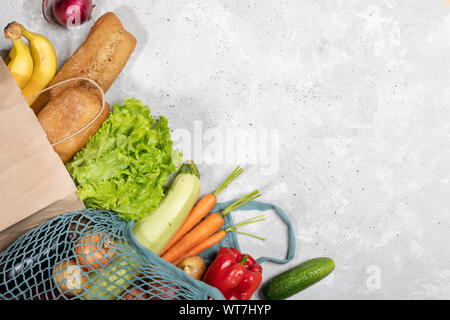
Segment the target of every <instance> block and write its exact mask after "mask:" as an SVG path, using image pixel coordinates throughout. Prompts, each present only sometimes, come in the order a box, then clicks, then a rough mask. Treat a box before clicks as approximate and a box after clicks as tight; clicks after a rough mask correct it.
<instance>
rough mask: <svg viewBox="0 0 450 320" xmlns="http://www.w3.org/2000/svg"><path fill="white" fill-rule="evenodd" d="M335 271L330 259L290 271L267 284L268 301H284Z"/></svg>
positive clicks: (308, 262) (264, 292)
mask: <svg viewBox="0 0 450 320" xmlns="http://www.w3.org/2000/svg"><path fill="white" fill-rule="evenodd" d="M333 270H334V261H333V260H332V259H330V258H315V259H311V260H309V261H306V262H304V263H302V264H300V265H298V266H296V267H294V268H292V269H289V270H287V271H285V272H283V273H281V274H279V275H278V276H275V277H274V278H272V279H271V280H269V281H268V282H267V284H266V285H265V286H264V288H263V295H264V297H265V299H266V300H283V299H286V298H289V297H290V296H292V295H294V294H296V293H298V292H300V291H301V290H303V289H306V288H308V287H309V286H311V285H313V284H315V283H316V282H318V281H320V280H322V279H323V278H325V277H326V276H327V275H329V274H330V273H331V271H333Z"/></svg>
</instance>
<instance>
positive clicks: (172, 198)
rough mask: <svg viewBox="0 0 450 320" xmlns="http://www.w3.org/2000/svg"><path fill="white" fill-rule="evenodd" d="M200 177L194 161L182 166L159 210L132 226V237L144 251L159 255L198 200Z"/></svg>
mask: <svg viewBox="0 0 450 320" xmlns="http://www.w3.org/2000/svg"><path fill="white" fill-rule="evenodd" d="M199 177H200V174H199V172H198V170H197V167H196V165H195V163H194V162H193V161H190V162H188V163H186V164H184V165H183V166H182V167H181V169H180V170H179V172H178V174H177V176H176V177H175V179H174V180H173V182H172V183H171V185H170V187H169V191H168V192H167V195H166V196H165V197H164V199H163V200H162V201H161V203H160V205H159V207H158V208H157V209H155V210H153V211H152V212H150V213H148V214H147V215H146V216H145V217H144V218H142V219H141V220H139V221H137V222H136V223H135V224H134V226H133V235H134V237H135V238H136V240H137V241H139V242H140V243H141V244H142V245H143V246H144V247H145V248H147V249H148V250H150V251H152V252H154V253H155V254H159V253H160V252H161V251H162V250H163V249H164V247H165V246H166V245H167V243H169V241H170V239H171V238H172V237H173V235H174V234H175V233H176V232H177V230H178V228H179V227H180V226H181V224H182V223H183V221H184V220H185V219H186V217H187V215H188V214H189V212H190V211H191V209H192V208H193V207H194V205H195V203H196V202H197V200H198V196H199V194H200V179H199Z"/></svg>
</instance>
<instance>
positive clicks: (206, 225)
mask: <svg viewBox="0 0 450 320" xmlns="http://www.w3.org/2000/svg"><path fill="white" fill-rule="evenodd" d="M260 195H261V194H260V193H259V191H258V190H255V191H253V192H251V193H249V194H248V195H246V196H245V197H243V198H241V199H239V200H237V201H235V202H233V203H232V204H230V205H229V206H227V207H226V208H225V209H224V210H222V211H220V212H213V213H210V214H209V215H207V216H206V218H205V219H203V220H202V221H201V222H200V223H199V224H197V225H196V226H195V227H194V228H193V229H192V230H190V231H189V232H188V233H186V234H185V235H184V236H183V237H182V238H181V239H180V240H178V241H177V242H176V243H175V244H174V245H173V246H172V247H171V248H169V250H167V251H166V252H165V253H164V254H163V255H162V256H161V258H162V259H164V260H166V261H168V262H171V263H173V262H174V261H176V260H178V258H179V257H181V256H182V255H183V254H185V253H186V252H187V251H188V250H190V249H192V248H193V247H195V246H197V245H198V244H200V243H201V242H203V241H205V240H206V239H208V238H209V237H210V236H211V235H212V234H213V233H214V232H216V231H217V230H219V229H220V228H221V227H222V226H223V224H224V223H225V220H224V218H225V216H226V215H227V214H228V213H229V212H231V211H233V210H235V209H237V208H238V207H240V206H242V205H244V204H246V203H248V202H250V201H252V200H254V199H256V198H258V197H259V196H260Z"/></svg>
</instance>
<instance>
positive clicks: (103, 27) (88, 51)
mask: <svg viewBox="0 0 450 320" xmlns="http://www.w3.org/2000/svg"><path fill="white" fill-rule="evenodd" d="M135 47H136V39H135V37H134V36H133V35H132V34H130V33H129V32H127V31H126V30H125V29H124V28H123V26H122V23H121V22H120V20H119V19H118V18H117V16H116V15H115V14H114V13H112V12H108V13H105V14H104V15H103V16H101V17H100V18H99V19H98V20H97V21H96V22H95V24H94V25H93V26H92V28H91V30H90V32H89V34H88V36H87V38H86V40H85V41H84V42H83V44H82V45H81V46H80V47H79V48H78V49H77V50H76V51H75V52H74V53H73V55H72V56H71V57H70V58H69V59H68V60H67V62H66V63H65V64H64V65H63V66H62V67H61V70H59V72H58V73H57V74H56V76H55V77H54V78H53V79H52V81H50V83H49V84H48V85H47V87H49V86H51V85H54V84H56V83H58V82H60V81H63V80H67V79H70V78H78V77H82V78H88V79H91V80H93V81H95V82H96V83H97V84H98V85H99V86H100V87H101V88H102V89H103V92H104V93H106V92H107V91H108V89H109V87H110V86H111V85H112V83H113V82H114V80H116V78H117V76H118V75H119V73H120V72H121V71H122V69H123V68H124V66H125V65H126V63H127V61H128V59H129V57H130V55H131V53H132V52H133V51H134V48H135ZM77 86H79V87H84V88H87V89H88V90H90V91H91V92H92V93H94V94H96V95H98V90H97V89H96V88H95V87H94V86H93V85H92V84H90V83H89V82H87V81H82V80H80V81H73V82H71V83H68V84H65V85H62V86H58V87H56V88H53V89H51V90H49V91H47V92H44V93H42V94H40V95H39V96H38V98H37V99H36V101H35V102H34V103H33V104H32V105H31V108H32V109H33V111H34V112H35V113H36V114H39V112H40V111H41V110H42V108H43V107H44V106H45V105H47V103H49V102H50V100H51V99H52V98H54V97H55V96H56V95H58V94H59V93H60V92H62V91H64V90H65V89H66V88H68V87H77Z"/></svg>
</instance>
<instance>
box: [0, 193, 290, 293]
mask: <svg viewBox="0 0 450 320" xmlns="http://www.w3.org/2000/svg"><path fill="white" fill-rule="evenodd" d="M230 203H231V202H229V203H223V204H221V203H219V204H217V205H216V206H215V207H214V209H213V211H217V210H220V209H221V208H225V207H226V206H227V205H228V204H230ZM271 209H273V210H275V211H276V212H277V213H278V214H279V215H280V217H281V218H282V219H283V221H284V222H285V223H286V224H287V225H288V227H289V250H288V255H287V258H286V259H277V258H269V257H261V258H258V259H257V262H258V263H262V262H264V261H272V262H276V263H286V262H289V261H291V260H292V259H293V257H294V252H295V237H294V233H293V230H292V226H291V224H290V222H289V219H288V218H287V216H286V214H285V213H284V212H283V211H282V210H281V209H280V208H279V207H277V206H275V205H272V204H268V203H262V202H257V201H252V202H250V203H248V204H246V205H244V206H242V207H240V208H239V209H238V210H259V211H265V210H271ZM232 224H233V221H232V217H231V215H230V214H228V215H227V217H226V220H225V226H224V227H227V226H231V225H232ZM132 228H133V222H126V221H124V220H122V219H121V218H120V217H119V216H118V215H117V214H116V213H114V212H111V211H105V210H94V209H85V210H81V211H76V212H71V213H67V214H64V215H61V216H58V217H55V218H53V219H51V220H49V221H48V222H46V223H44V224H42V225H40V226H38V227H36V228H34V229H33V230H31V231H29V232H27V233H26V234H24V235H23V236H21V237H20V238H19V239H17V240H16V241H15V242H14V243H13V244H12V245H11V246H10V247H9V248H8V249H7V250H6V251H4V252H3V253H2V254H1V255H0V299H6V300H80V299H84V300H113V299H123V300H180V299H183V300H185V299H186V300H205V299H209V298H212V299H216V300H223V299H224V297H223V295H222V294H221V293H220V291H219V290H217V289H216V288H214V287H212V286H209V285H207V284H206V283H204V282H202V281H199V280H195V279H193V278H191V277H190V276H189V275H187V274H186V273H185V272H183V271H182V270H181V269H178V268H177V267H176V266H174V265H172V264H171V263H169V262H167V261H165V260H163V259H161V258H160V257H159V256H157V255H156V254H154V253H153V252H151V251H149V250H147V249H146V248H144V247H143V246H142V245H141V244H140V243H139V242H138V241H137V240H136V239H135V238H134V236H133V234H132V232H131V231H132ZM222 246H227V247H236V248H238V249H239V243H238V241H237V237H236V235H235V234H234V232H230V233H227V236H226V237H225V239H224V240H222V242H221V243H219V244H217V245H216V246H214V247H212V248H210V249H208V250H207V251H205V252H203V253H202V254H201V255H202V257H204V259H205V261H206V262H207V263H208V262H209V261H211V259H213V257H214V254H215V252H217V250H218V249H219V248H220V247H222Z"/></svg>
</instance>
